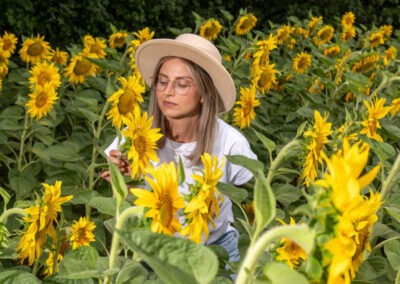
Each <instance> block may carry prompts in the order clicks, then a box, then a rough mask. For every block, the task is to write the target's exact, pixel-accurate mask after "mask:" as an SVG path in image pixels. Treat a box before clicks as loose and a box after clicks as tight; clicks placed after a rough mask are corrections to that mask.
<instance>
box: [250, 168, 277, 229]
mask: <svg viewBox="0 0 400 284" xmlns="http://www.w3.org/2000/svg"><path fill="white" fill-rule="evenodd" d="M255 178H256V182H255V184H254V215H255V219H256V220H255V221H256V232H258V233H260V232H261V231H262V230H264V229H265V228H266V227H267V226H268V225H269V223H271V221H272V220H273V219H274V218H275V214H276V209H275V206H276V200H275V196H274V193H273V192H272V189H271V185H270V184H269V183H268V182H267V179H266V178H265V176H264V174H263V172H262V171H261V170H259V171H258V173H257V174H256V176H255Z"/></svg>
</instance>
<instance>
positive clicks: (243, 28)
mask: <svg viewBox="0 0 400 284" xmlns="http://www.w3.org/2000/svg"><path fill="white" fill-rule="evenodd" d="M256 23H257V18H256V17H255V16H254V15H253V14H252V13H248V14H246V15H243V16H241V17H240V19H239V21H238V22H237V24H236V26H235V33H236V35H245V34H247V33H248V32H250V31H251V30H252V29H253V28H254V27H255V26H256Z"/></svg>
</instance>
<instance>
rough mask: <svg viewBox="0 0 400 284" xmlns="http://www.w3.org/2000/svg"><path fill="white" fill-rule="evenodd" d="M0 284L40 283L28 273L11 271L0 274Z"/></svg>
mask: <svg viewBox="0 0 400 284" xmlns="http://www.w3.org/2000/svg"><path fill="white" fill-rule="evenodd" d="M0 283H3V284H14V283H29V284H34V283H41V281H40V280H39V279H38V278H36V276H35V275H33V274H32V273H30V272H27V271H23V270H19V269H12V270H5V271H2V272H0Z"/></svg>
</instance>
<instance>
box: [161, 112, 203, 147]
mask: <svg viewBox="0 0 400 284" xmlns="http://www.w3.org/2000/svg"><path fill="white" fill-rule="evenodd" d="M197 123H198V119H197V118H196V119H193V118H185V119H169V120H167V129H168V130H167V136H168V137H169V138H170V139H171V140H173V141H175V142H179V143H188V142H193V141H196V134H195V129H196V126H197Z"/></svg>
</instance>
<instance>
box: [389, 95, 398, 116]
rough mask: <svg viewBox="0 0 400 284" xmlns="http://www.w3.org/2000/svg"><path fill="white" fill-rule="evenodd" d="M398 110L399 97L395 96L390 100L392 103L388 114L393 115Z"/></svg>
mask: <svg viewBox="0 0 400 284" xmlns="http://www.w3.org/2000/svg"><path fill="white" fill-rule="evenodd" d="M399 111H400V98H397V99H394V100H393V101H392V105H391V106H390V114H391V115H392V116H394V115H396V113H398V112H399Z"/></svg>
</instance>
